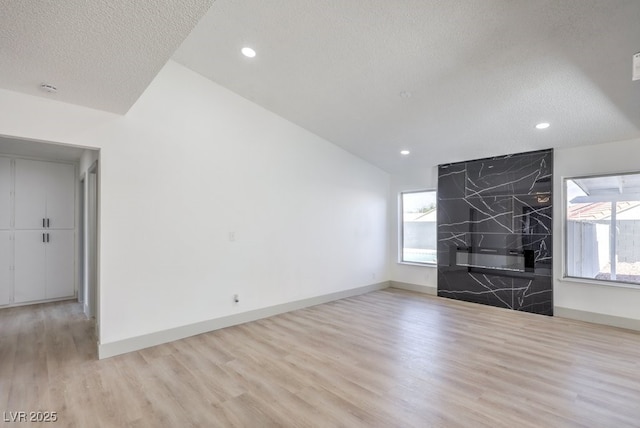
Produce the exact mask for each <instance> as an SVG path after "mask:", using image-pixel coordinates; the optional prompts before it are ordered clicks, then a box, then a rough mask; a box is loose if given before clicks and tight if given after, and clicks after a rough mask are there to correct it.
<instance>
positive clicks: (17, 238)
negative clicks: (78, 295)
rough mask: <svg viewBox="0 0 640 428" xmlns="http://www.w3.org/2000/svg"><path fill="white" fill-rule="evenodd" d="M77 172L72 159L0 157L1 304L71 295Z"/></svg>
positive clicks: (73, 284)
mask: <svg viewBox="0 0 640 428" xmlns="http://www.w3.org/2000/svg"><path fill="white" fill-rule="evenodd" d="M75 174H76V173H75V166H74V165H72V164H66V163H57V162H45V161H37V160H30V159H10V158H3V157H0V180H1V182H0V192H2V197H1V200H2V201H1V202H0V256H1V257H2V258H1V260H2V271H1V272H0V305H7V304H22V303H28V302H38V301H43V300H51V299H59V298H65V297H73V296H74V294H75V275H74V272H75V181H76V180H75ZM4 183H9V185H8V186H7V185H5V184H4ZM5 193H6V194H7V195H5ZM5 219H6V220H5ZM5 238H6V239H5ZM5 254H6V256H7V257H5ZM5 260H7V262H5ZM5 268H6V269H5Z"/></svg>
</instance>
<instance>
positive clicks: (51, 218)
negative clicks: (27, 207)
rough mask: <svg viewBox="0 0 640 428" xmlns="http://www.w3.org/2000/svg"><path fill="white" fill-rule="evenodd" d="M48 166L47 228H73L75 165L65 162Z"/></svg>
mask: <svg viewBox="0 0 640 428" xmlns="http://www.w3.org/2000/svg"><path fill="white" fill-rule="evenodd" d="M47 167H48V172H47V176H48V179H47V183H46V185H47V216H46V218H47V219H48V223H47V228H50V229H73V227H74V224H75V181H76V170H75V167H74V166H73V165H69V164H64V163H49V164H48V166H47Z"/></svg>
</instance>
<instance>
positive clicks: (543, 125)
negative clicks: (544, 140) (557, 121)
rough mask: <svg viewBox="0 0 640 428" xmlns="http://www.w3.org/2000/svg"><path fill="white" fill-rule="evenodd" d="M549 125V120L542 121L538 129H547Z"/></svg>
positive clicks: (537, 126)
mask: <svg viewBox="0 0 640 428" xmlns="http://www.w3.org/2000/svg"><path fill="white" fill-rule="evenodd" d="M549 126H551V125H549V123H547V122H541V123H539V124H537V125H536V129H547V128H548V127H549Z"/></svg>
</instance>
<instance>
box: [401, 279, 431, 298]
mask: <svg viewBox="0 0 640 428" xmlns="http://www.w3.org/2000/svg"><path fill="white" fill-rule="evenodd" d="M389 283H390V285H389V286H390V287H391V288H399V289H401V290H408V291H416V292H418V293H425V294H429V295H431V296H437V295H438V289H437V288H436V287H430V286H428V285H418V284H410V283H408V282H399V281H389Z"/></svg>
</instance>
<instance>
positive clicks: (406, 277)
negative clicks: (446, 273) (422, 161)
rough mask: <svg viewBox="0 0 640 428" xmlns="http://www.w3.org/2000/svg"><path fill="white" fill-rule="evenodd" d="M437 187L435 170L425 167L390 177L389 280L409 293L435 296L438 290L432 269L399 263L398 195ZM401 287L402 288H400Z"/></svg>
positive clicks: (436, 274)
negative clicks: (406, 287) (420, 292)
mask: <svg viewBox="0 0 640 428" xmlns="http://www.w3.org/2000/svg"><path fill="white" fill-rule="evenodd" d="M437 187H438V167H437V166H425V167H424V168H421V169H420V170H419V171H413V172H411V171H409V172H407V173H405V174H399V175H392V176H391V196H390V198H389V201H390V203H389V218H390V219H391V238H390V239H389V254H390V259H391V264H390V274H391V280H392V281H394V282H396V283H400V284H410V285H412V286H413V287H411V289H413V290H416V291H422V292H426V293H429V294H435V293H436V291H437V287H438V271H437V269H436V267H435V265H434V266H417V265H410V264H404V263H399V262H398V260H399V258H398V256H399V255H398V251H399V242H400V218H401V217H400V211H399V196H400V193H401V192H407V191H412V190H436V189H437ZM400 286H402V285H400Z"/></svg>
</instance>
